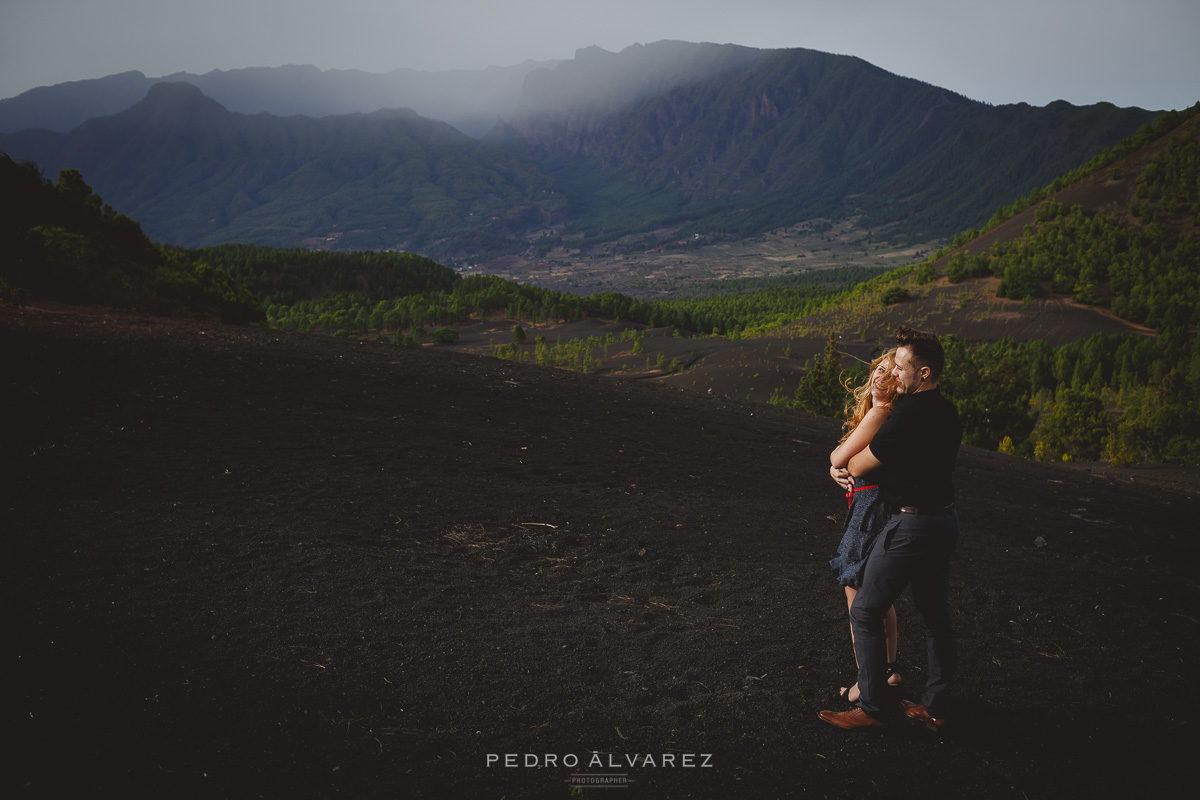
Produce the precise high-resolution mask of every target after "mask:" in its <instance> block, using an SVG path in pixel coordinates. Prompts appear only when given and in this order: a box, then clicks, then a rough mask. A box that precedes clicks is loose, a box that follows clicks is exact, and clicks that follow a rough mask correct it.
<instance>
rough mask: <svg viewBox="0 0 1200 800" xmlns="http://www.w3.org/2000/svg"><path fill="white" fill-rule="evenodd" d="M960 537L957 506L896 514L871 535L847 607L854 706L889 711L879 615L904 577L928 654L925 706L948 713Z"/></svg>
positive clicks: (872, 711)
mask: <svg viewBox="0 0 1200 800" xmlns="http://www.w3.org/2000/svg"><path fill="white" fill-rule="evenodd" d="M957 542H958V513H957V512H955V511H953V510H952V511H950V512H949V513H946V514H938V515H931V516H916V515H910V514H894V515H892V517H891V518H890V519H889V520H888V523H887V526H886V527H884V529H883V530H882V531H881V532H880V533H879V535H878V536H877V537H876V538H875V544H874V546H873V547H872V548H871V553H870V556H868V558H867V569H866V573H865V574H864V575H863V584H862V586H860V587H859V589H858V594H857V595H856V596H855V598H854V605H853V606H851V608H850V624H851V625H852V626H853V628H854V651H855V654H856V655H857V656H858V689H859V692H860V694H861V699H860V700H859V702H858V704H859V706H860V707H861V708H862V709H863V710H864V711H866V712H867V713H868V714H870V715H872V716H881V715H884V714H886V713H889V712H892V711H895V710H896V709H895V707H894V703H893V702H891V701H890V700H889V699H888V697H887V694H886V693H887V676H886V670H887V642H886V640H885V638H884V633H883V618H884V615H885V614H887V610H888V609H889V608H891V606H892V604H893V603H895V602H896V598H898V597H899V596H900V593H901V592H903V591H904V588H905V587H906V586H908V585H909V584H910V583H911V584H912V588H913V603H914V605H915V606H916V609H917V614H918V616H919V618H920V621H921V627H922V628H923V629H924V630H925V647H926V651H927V654H928V657H929V671H928V673H927V675H928V680H927V682H926V685H925V696H924V700H923V702H924V705H925V710H926V711H928V712H929V713H930V714H931V715H933V716H935V717H944V716H946V715H947V714H948V713H950V712H949V705H950V694H949V692H950V688H951V686H952V685H953V683H954V676H955V673H956V672H957V670H958V644H957V640H956V638H955V635H954V624H953V622H952V620H951V618H950V599H949V583H950V555H951V554H952V553H953V552H954V546H955V544H956V543H957Z"/></svg>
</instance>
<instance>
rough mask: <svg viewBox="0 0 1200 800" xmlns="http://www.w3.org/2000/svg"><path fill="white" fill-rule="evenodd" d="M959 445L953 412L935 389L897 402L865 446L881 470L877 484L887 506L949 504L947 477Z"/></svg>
mask: <svg viewBox="0 0 1200 800" xmlns="http://www.w3.org/2000/svg"><path fill="white" fill-rule="evenodd" d="M960 444H962V423H961V422H959V419H958V411H957V410H956V409H955V408H954V404H953V403H951V402H950V401H949V400H947V399H946V398H945V397H944V396H942V393H941V391H940V390H939V389H929V390H926V391H924V392H917V393H916V394H902V395H900V396H899V397H897V398H896V402H895V403H894V405H893V407H892V413H891V414H890V415H889V416H888V418H887V421H886V422H884V423H883V425H882V427H880V429H879V431H878V432H877V433H876V434H875V436H874V437H873V438H872V439H871V444H870V448H871V454H872V455H874V456H875V458H877V459H879V461H880V462H881V463H882V464H883V466H884V467H885V469H883V470H882V471H881V472H880V476H881V478H880V480H881V483H880V485H881V486H882V488H883V497H884V500H885V501H886V502H887V504H888V505H889V506H902V505H903V506H917V507H918V508H940V507H943V506H948V505H950V504H951V503H953V502H954V484H953V482H952V480H951V476H952V474H953V472H954V461H955V459H956V458H957V457H958V447H959V445H960Z"/></svg>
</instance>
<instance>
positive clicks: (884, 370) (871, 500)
mask: <svg viewBox="0 0 1200 800" xmlns="http://www.w3.org/2000/svg"><path fill="white" fill-rule="evenodd" d="M895 354H896V351H895V350H894V349H892V350H888V351H887V352H885V353H884V354H883V355H881V356H879V358H877V359H875V360H874V361H872V362H871V372H870V375H868V377H867V380H866V381H865V382H864V383H863V384H862V385H861V386H859V387H857V388H855V389H851V390H850V391H851V396H850V399H849V400H848V401H847V403H846V422H845V423H843V425H842V427H843V428H844V430H845V433H844V434H843V435H842V440H841V443H840V444H839V445H838V446H837V449H835V450H834V451H833V452H832V453H830V454H829V463H830V470H831V471H833V470H837V469H845V467H846V465H847V464H849V463H850V459H851V458H852V457H853V456H854V455H855V454H857V453H858V452H860V451H862V450H863V449H865V448H866V446H867V445H869V444H870V443H871V438H872V437H873V436H875V432H876V431H878V430H879V428H880V426H882V425H883V423H884V420H886V419H887V418H888V414H890V413H891V411H892V401H893V400H895V399H896V381H895V379H894V378H893V377H892V368H893V367H894V366H895ZM846 388H847V389H850V387H849V386H847V387H846ZM846 501H847V505H848V506H849V509H850V511H849V514H848V515H847V517H846V533H845V535H843V536H842V543H841V544H840V545H839V546H838V555H837V557H836V558H834V559H833V560H832V561H830V562H829V565H830V566H831V567H832V568H833V571H834V572H835V573H837V578H838V581H839V582H840V583H841V584H842V586H843V587H845V590H846V608H847V610H849V608H850V606H852V605H854V597H855V595H857V594H858V587H859V586H861V585H862V577H863V570H864V569H865V568H866V565H867V554H868V553H870V552H871V545H872V543H874V541H875V535H876V534H877V533H879V531H880V530H881V529H882V528H883V526H884V524H885V523H886V522H887V519H888V514H887V509H886V507H885V505H884V502H883V496H882V494H881V492H880V489H879V487H878V486H876V485H875V481H874V480H868V479H863V478H858V479H856V480H855V482H854V490H853V491H850V492H846ZM884 635H885V637H886V639H887V654H888V665H887V676H888V678H887V680H888V684H889V685H891V686H895V685H897V684H899V683H900V673H899V672H897V671H896V646H897V640H898V633H897V630H896V608H895V606H893V607H892V608H889V609H888V612H887V616H886V617H885V618H884ZM850 641H851V643H853V642H854V629H853V628H851V630H850ZM841 694H842V697H843V698H844V699H846V700H848V701H849V702H851V703H855V702H858V684H857V683H855V684H854V685H853V686H850V687H845V688H843V689H842V691H841Z"/></svg>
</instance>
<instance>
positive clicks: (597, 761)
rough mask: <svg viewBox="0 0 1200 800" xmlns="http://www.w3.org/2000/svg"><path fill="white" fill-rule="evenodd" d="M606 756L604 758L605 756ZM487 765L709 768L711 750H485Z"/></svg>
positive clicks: (573, 767)
mask: <svg viewBox="0 0 1200 800" xmlns="http://www.w3.org/2000/svg"><path fill="white" fill-rule="evenodd" d="M606 756H607V758H606ZM487 765H488V766H489V767H496V766H500V767H530V768H542V767H566V768H567V769H575V768H576V767H587V768H589V769H592V768H597V767H599V768H605V767H607V768H609V769H619V768H622V767H683V768H685V769H695V768H701V769H702V768H705V767H708V768H711V767H712V753H658V754H654V753H592V754H591V756H590V757H588V756H582V757H581V756H579V755H576V754H575V753H564V754H562V755H559V754H557V753H503V754H501V753H488V754H487Z"/></svg>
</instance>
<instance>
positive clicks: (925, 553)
mask: <svg viewBox="0 0 1200 800" xmlns="http://www.w3.org/2000/svg"><path fill="white" fill-rule="evenodd" d="M945 361H946V356H945V353H944V351H943V350H942V346H941V344H940V343H939V342H938V340H937V337H936V336H934V335H933V334H931V333H925V332H923V331H918V330H914V329H913V328H909V327H905V326H903V325H902V326H900V329H899V331H898V332H897V334H896V348H895V349H894V350H889V351H887V352H885V353H884V354H883V355H882V356H880V357H879V358H877V359H876V360H875V361H874V362H872V364H871V373H870V375H869V376H868V378H867V381H866V383H865V384H864V385H863V386H861V387H859V388H858V389H856V390H855V391H854V396H853V397H852V399H851V401H850V403H849V404H848V405H847V408H846V417H847V421H846V425H845V427H846V428H847V431H846V435H845V436H843V438H842V442H841V444H840V445H838V447H837V449H835V450H834V451H833V453H832V454H830V463H831V466H830V468H829V473H830V476H831V477H832V478H833V479H834V480H835V481H837V483H838V484H839V485H841V486H842V488H844V489H845V490H846V496H847V499H848V501H849V505H850V514H849V517H848V521H847V525H846V533H845V536H844V537H843V539H842V544H841V546H840V547H839V549H838V556H837V558H835V559H833V561H831V562H830V564H831V566H832V567H833V568H834V570H835V572H837V575H838V580H840V581H841V583H842V585H843V586H844V587H845V591H846V598H847V602H848V603H849V606H850V631H851V638H852V641H853V643H854V655H855V657H856V659H857V661H858V683H857V684H855V685H854V686H850V687H848V688H847V689H844V690H843V691H842V696H843V698H845V699H846V700H848V701H849V702H850V704H851V706H852V707H851V708H850V709H849V710H848V711H838V712H835V711H822V712H821V713H820V718H821V719H822V720H824V721H826V722H828V723H830V724H832V725H836V726H837V727H839V728H845V729H848V730H860V729H867V728H879V727H883V726H885V725H886V724H888V722H889V721H890V719H891V718H892V717H894V716H898V714H899V713H900V712H901V711H903V713H904V714H905V715H907V716H908V717H911V718H913V719H916V720H918V721H921V722H924V723H925V724H926V726H928V727H929V728H930V729H932V730H939V729H940V728H941V727H942V725H943V724H944V723H945V721H946V719H947V718H948V716H949V715H950V714H952V713H953V710H952V708H951V702H952V700H951V696H950V694H951V692H950V690H951V687H952V686H953V684H954V676H955V672H956V671H957V666H958V648H957V644H956V641H955V636H954V625H953V623H952V621H951V618H950V600H949V596H948V595H949V573H950V555H951V553H953V552H954V545H955V543H956V542H957V541H958V515H957V513H956V512H955V510H954V487H953V484H952V482H951V474H952V473H953V471H954V462H955V459H956V457H957V455H958V447H959V444H960V443H961V442H962V425H961V424H960V422H959V419H958V412H957V411H956V410H955V408H954V405H953V404H952V403H951V402H950V401H949V400H947V399H946V398H945V397H943V396H942V393H941V391H940V390H939V389H938V378H939V377H940V376H941V373H942V368H943V366H944V365H945ZM910 584H911V585H912V590H913V594H912V596H913V604H914V606H915V607H916V610H917V615H918V617H919V619H920V622H921V627H922V629H923V630H924V631H925V645H926V652H927V655H928V657H929V670H928V674H927V677H926V683H925V693H924V696H923V697H922V701H921V702H920V703H912V702H909V701H907V700H901V701H899V705H898V704H897V702H896V699H895V697H894V695H895V693H896V691H897V690H896V688H895V687H897V686H898V685H899V684H900V682H901V677H900V674H899V671H898V670H897V667H896V647H897V632H896V611H895V608H893V603H894V602H895V601H896V598H898V597H899V596H900V593H901V592H903V591H904V588H905V587H906V586H908V585H910Z"/></svg>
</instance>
